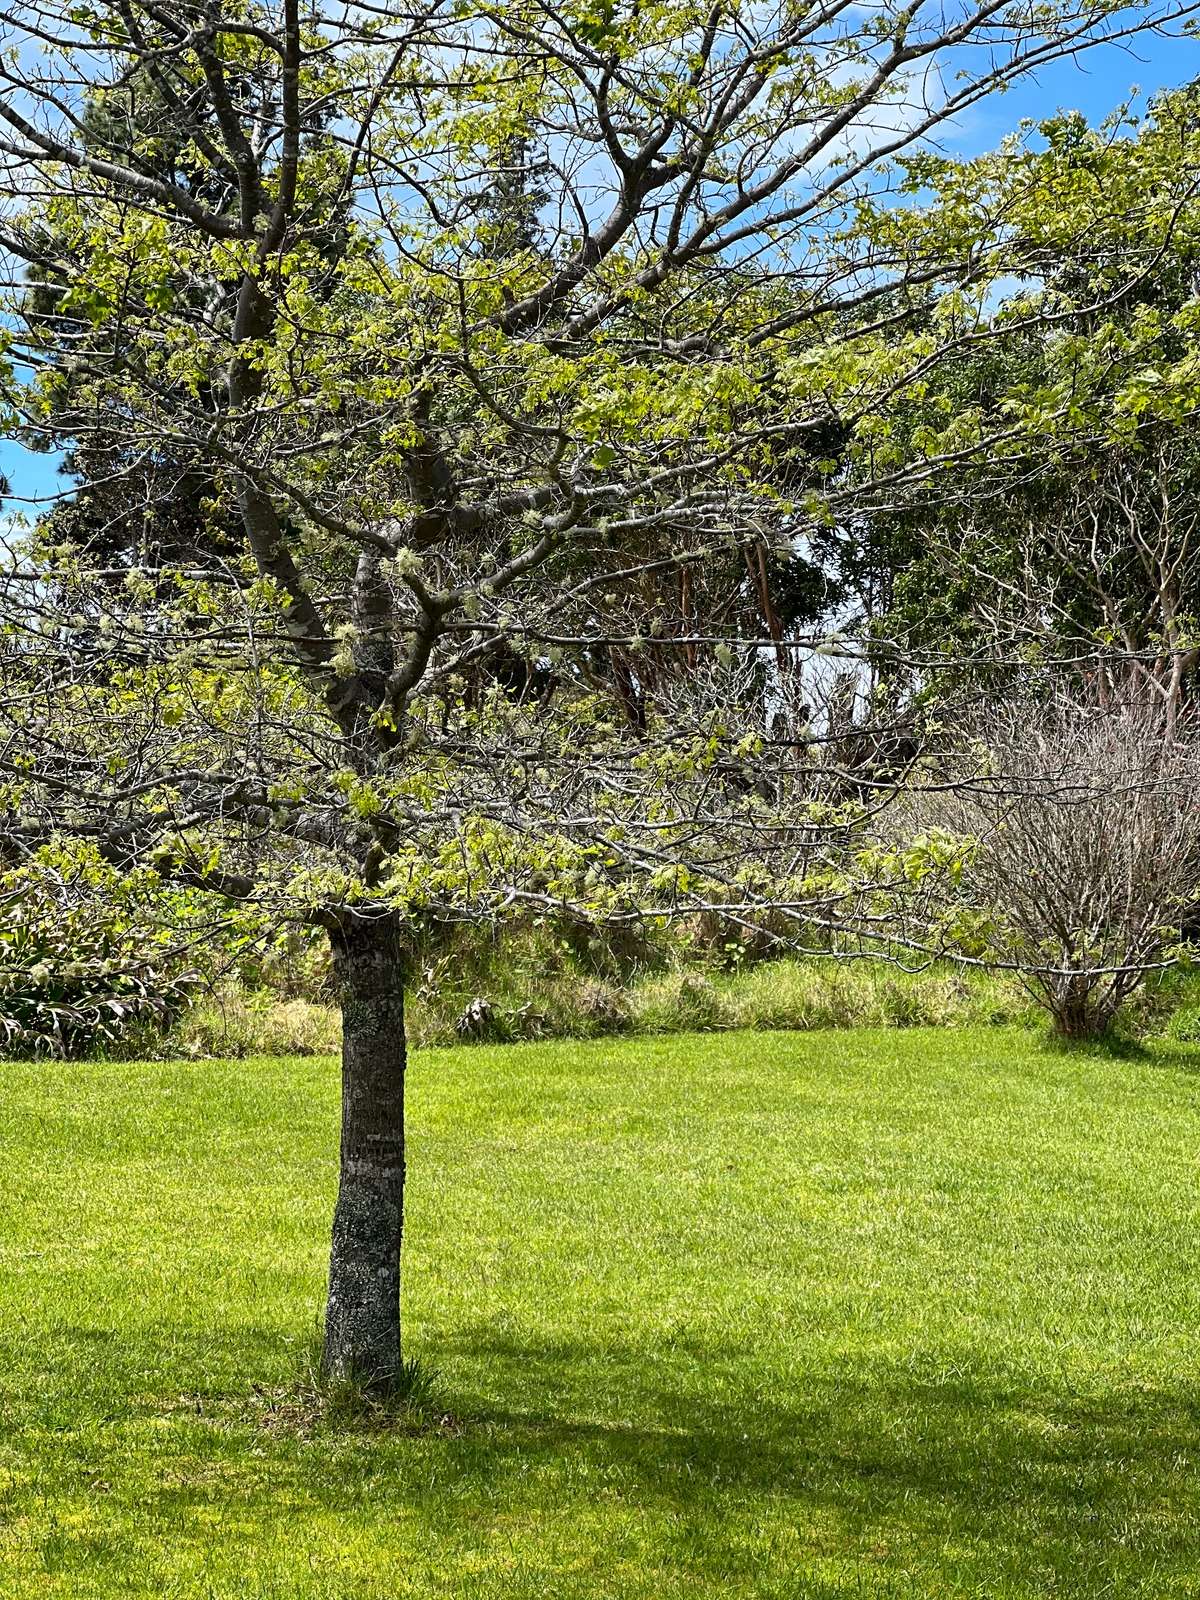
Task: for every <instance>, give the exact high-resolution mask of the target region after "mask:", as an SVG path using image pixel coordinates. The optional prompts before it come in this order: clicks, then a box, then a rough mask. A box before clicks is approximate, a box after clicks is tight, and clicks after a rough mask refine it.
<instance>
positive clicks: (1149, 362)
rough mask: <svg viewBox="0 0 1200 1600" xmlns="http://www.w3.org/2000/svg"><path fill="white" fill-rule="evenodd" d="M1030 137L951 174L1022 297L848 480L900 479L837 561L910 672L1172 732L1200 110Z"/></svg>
mask: <svg viewBox="0 0 1200 1600" xmlns="http://www.w3.org/2000/svg"><path fill="white" fill-rule="evenodd" d="M1031 132H1032V133H1033V134H1034V135H1035V137H1033V138H1031V139H1030V140H1029V141H1028V142H1027V143H1026V144H1025V145H1023V146H1020V147H1017V146H1011V147H1010V148H1009V149H1008V150H1007V151H1006V152H1005V153H1004V155H1003V156H1002V158H999V159H998V158H993V157H988V158H984V159H983V160H981V161H978V162H974V163H968V164H965V165H964V164H953V163H950V164H947V165H945V166H944V168H943V169H942V170H943V176H942V177H941V178H940V179H939V180H938V181H939V182H942V183H945V182H949V183H951V184H953V185H954V186H956V187H957V188H958V190H959V192H960V194H962V195H963V198H964V203H966V200H967V199H968V198H969V197H970V198H973V199H974V201H975V203H978V204H981V205H984V206H986V207H987V208H988V209H989V210H991V211H992V212H993V213H995V214H998V215H1000V214H1002V215H1003V216H1004V217H1005V219H1006V226H1007V227H1009V228H1010V229H1011V230H1012V231H1013V233H1014V234H1015V235H1017V236H1019V237H1020V238H1021V239H1022V240H1023V242H1024V248H1023V250H1022V251H1021V252H1019V253H1018V255H1017V256H1016V257H1014V263H1013V266H1014V280H1015V282H1014V281H1010V283H1009V284H1008V285H1007V286H1006V290H1005V294H1004V297H1003V299H1002V300H1000V301H999V303H998V304H997V305H996V306H995V307H994V308H993V309H992V311H991V313H990V315H989V318H988V321H987V325H986V328H982V329H980V330H979V332H980V333H981V334H983V335H984V336H983V337H975V338H971V339H968V340H966V341H965V342H964V343H963V345H962V346H961V347H960V348H959V349H958V350H956V351H955V352H954V354H953V356H952V358H951V359H949V360H947V361H946V362H944V363H943V364H942V366H941V367H940V369H939V371H938V372H937V374H936V375H935V376H934V378H933V381H932V382H931V383H930V385H929V386H928V388H927V389H926V390H925V391H924V392H923V393H922V394H920V395H918V394H917V393H916V392H915V391H911V392H910V395H909V396H908V397H906V398H905V401H904V402H903V403H902V404H901V405H899V406H897V407H896V408H895V409H894V410H893V411H892V413H891V414H890V415H889V416H888V418H887V419H886V427H884V428H881V429H879V430H877V433H876V437H875V438H874V440H872V441H870V442H869V443H868V445H867V447H866V449H865V452H864V454H863V455H862V457H861V458H860V460H859V461H857V462H856V463H855V464H854V468H853V470H852V472H851V474H850V478H851V480H852V482H857V483H863V482H865V481H867V480H871V479H874V480H875V481H876V482H878V481H879V480H880V478H881V477H882V476H884V475H888V474H890V479H891V481H890V482H889V483H888V484H887V485H886V487H881V490H878V491H868V495H867V496H866V497H865V498H866V499H867V500H869V501H871V502H873V503H872V505H871V507H870V509H869V510H868V509H867V506H866V505H865V504H863V503H861V502H860V505H859V513H860V514H859V520H858V522H857V524H856V525H854V526H853V527H851V528H846V529H841V530H839V534H840V537H839V538H838V540H837V548H836V555H837V556H838V557H840V562H841V566H842V569H843V571H844V572H845V574H846V575H847V578H848V579H849V581H850V583H851V584H857V586H858V588H859V590H860V592H862V593H863V595H864V599H863V601H862V610H863V613H864V617H865V619H866V621H867V622H868V625H870V626H871V627H873V628H874V630H875V632H876V635H877V637H878V638H879V639H880V641H881V642H882V641H896V640H902V641H903V642H904V645H905V647H906V651H907V655H906V653H905V651H901V652H900V656H901V657H905V659H909V660H911V659H912V657H913V656H914V655H916V656H920V657H923V658H924V659H925V661H926V662H927V663H929V664H931V665H932V662H933V660H934V658H935V657H936V656H938V655H939V654H940V655H941V656H942V659H943V663H944V675H945V676H946V677H948V678H953V677H955V676H956V675H957V676H958V677H959V678H960V679H961V676H962V671H963V668H964V666H965V667H966V668H967V670H968V671H969V673H970V674H971V676H972V677H973V678H974V679H975V681H976V682H978V681H979V679H980V675H981V668H982V667H983V666H984V665H985V663H986V664H988V666H989V671H990V677H991V682H992V683H993V685H995V686H1003V685H1006V684H1007V685H1010V686H1011V685H1014V684H1016V683H1017V681H1018V680H1019V679H1020V678H1021V677H1022V676H1028V674H1029V672H1030V671H1031V669H1032V668H1033V666H1034V664H1035V662H1036V663H1037V664H1038V669H1039V671H1040V672H1041V674H1042V676H1043V679H1044V680H1045V682H1046V684H1047V686H1048V688H1049V690H1050V692H1055V687H1056V686H1055V683H1054V682H1053V681H1052V680H1054V679H1055V678H1056V677H1057V680H1058V681H1057V688H1058V689H1064V690H1065V691H1066V692H1068V693H1069V694H1071V695H1072V696H1073V697H1075V698H1077V699H1080V700H1084V699H1090V700H1091V701H1092V702H1093V703H1095V704H1097V705H1103V704H1111V705H1113V706H1116V705H1119V704H1120V703H1121V702H1123V701H1124V700H1127V699H1128V697H1129V696H1130V695H1131V694H1133V693H1135V692H1136V693H1137V694H1140V695H1143V696H1145V697H1146V698H1147V699H1148V700H1149V701H1151V702H1154V703H1156V704H1158V705H1160V707H1161V708H1162V709H1163V710H1164V712H1165V720H1164V722H1163V729H1164V732H1165V734H1166V735H1167V736H1168V737H1170V735H1171V730H1172V728H1173V726H1174V724H1175V722H1176V720H1177V719H1178V717H1179V716H1180V714H1181V713H1182V711H1183V709H1184V707H1185V705H1186V703H1187V701H1188V698H1189V695H1190V690H1189V683H1190V678H1191V675H1192V673H1193V672H1194V669H1195V666H1196V663H1197V659H1198V658H1197V655H1196V651H1195V642H1196V630H1195V623H1196V618H1197V615H1198V614H1200V566H1198V564H1197V552H1196V548H1195V534H1196V519H1197V514H1198V511H1200V502H1198V500H1197V487H1198V484H1200V479H1198V477H1197V466H1198V465H1200V463H1198V459H1197V456H1196V451H1195V447H1194V441H1193V434H1194V417H1195V412H1196V407H1197V403H1198V402H1200V389H1198V388H1197V382H1196V363H1195V355H1194V346H1195V335H1194V329H1195V320H1196V287H1197V282H1198V281H1200V280H1198V276H1197V274H1198V272H1200V231H1198V228H1197V218H1198V215H1200V213H1198V212H1197V208H1196V204H1195V200H1196V193H1197V182H1198V177H1200V97H1198V93H1197V90H1196V88H1195V87H1194V86H1193V87H1189V88H1185V89H1182V90H1178V91H1175V92H1172V93H1169V94H1165V95H1163V96H1160V97H1159V98H1158V99H1157V100H1156V101H1155V102H1154V103H1153V104H1152V107H1151V114H1150V116H1149V117H1148V118H1147V119H1146V120H1144V121H1139V119H1137V118H1133V117H1130V116H1128V115H1127V114H1125V113H1118V114H1114V116H1113V117H1112V118H1111V119H1109V121H1108V122H1107V123H1106V124H1105V125H1104V126H1103V127H1101V128H1098V129H1092V128H1089V127H1088V126H1087V124H1086V123H1085V122H1084V120H1083V119H1082V118H1081V117H1079V116H1077V115H1066V116H1064V115H1060V116H1057V117H1054V118H1051V119H1048V120H1047V121H1045V122H1043V123H1041V124H1040V125H1039V126H1038V127H1037V128H1036V130H1031ZM920 170H921V171H922V173H923V174H924V175H926V176H927V169H925V168H924V167H922V168H920ZM942 310H943V307H942V306H939V307H937V308H935V310H934V312H933V313H932V314H934V315H938V314H941V312H942ZM979 438H986V439H987V440H988V449H987V451H986V452H985V453H980V452H979V451H978V449H977V448H976V447H975V445H974V443H973V440H975V439H979ZM881 469H882V472H881ZM950 640H952V641H953V648H951V649H947V642H948V641H950ZM884 653H885V654H886V648H885V652H884ZM897 659H899V658H897ZM1067 680H1070V687H1069V689H1068V688H1066V685H1067Z"/></svg>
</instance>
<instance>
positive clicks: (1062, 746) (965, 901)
mask: <svg viewBox="0 0 1200 1600" xmlns="http://www.w3.org/2000/svg"><path fill="white" fill-rule="evenodd" d="M1170 720H1171V719H1170V712H1169V710H1168V709H1167V708H1165V707H1164V706H1163V705H1162V704H1161V703H1160V702H1158V701H1157V700H1154V701H1151V702H1149V703H1148V702H1147V701H1146V700H1145V699H1144V698H1142V699H1135V700H1133V701H1127V702H1125V703H1123V704H1118V705H1113V706H1109V707H1107V708H1104V709H1100V708H1097V707H1095V706H1094V705H1093V706H1089V705H1086V704H1079V703H1077V702H1072V701H1070V700H1068V699H1066V698H1065V697H1064V696H1063V695H1059V696H1058V697H1056V698H1054V699H1052V700H1049V701H1048V700H1047V699H1046V698H1045V697H1044V696H1033V697H1027V698H1026V699H1024V700H1023V701H1016V702H1013V703H1010V704H1007V705H1004V706H1001V707H999V708H993V710H992V712H991V714H990V715H989V717H988V718H987V720H986V722H985V723H984V724H983V725H981V727H980V728H979V730H978V738H977V740H976V741H975V744H974V749H973V750H971V749H968V750H965V751H964V752H963V767H962V774H961V775H962V779H963V781H961V782H959V783H956V784H948V783H945V782H943V783H942V784H940V785H938V786H937V787H936V788H932V789H930V790H929V791H927V792H924V793H923V792H922V791H921V789H920V788H919V787H918V788H914V789H913V791H912V793H911V794H910V796H909V797H908V798H907V800H906V802H905V810H906V811H907V813H908V817H909V822H910V826H911V825H915V826H916V827H917V828H918V829H920V830H924V831H925V832H926V833H927V834H928V836H930V837H934V838H938V839H940V841H941V844H942V854H943V857H944V859H945V861H946V862H947V863H949V864H950V865H951V867H952V870H951V871H950V872H949V873H946V872H941V873H937V874H931V876H930V878H929V880H928V884H927V888H929V889H930V890H932V891H933V894H932V898H933V901H934V903H935V906H936V909H937V910H938V911H939V912H940V914H941V916H942V918H943V927H944V931H945V935H946V937H947V942H948V943H949V944H950V945H951V946H953V945H954V943H956V942H957V943H958V944H959V945H960V947H961V948H965V949H966V950H967V952H968V953H969V954H970V955H971V956H972V957H974V958H976V959H981V960H984V961H990V962H991V963H993V964H994V965H996V966H999V967H1002V968H1007V969H1009V970H1016V971H1018V972H1019V973H1020V974H1021V976H1022V978H1023V980H1024V981H1025V983H1026V984H1027V985H1028V987H1029V989H1030V991H1031V992H1032V993H1033V995H1034V996H1035V998H1036V999H1037V1000H1038V1002H1039V1003H1040V1004H1041V1005H1042V1006H1043V1007H1044V1008H1045V1010H1046V1011H1047V1012H1048V1013H1049V1015H1050V1017H1051V1018H1052V1020H1053V1024H1054V1028H1055V1031H1056V1032H1057V1033H1058V1034H1059V1035H1060V1036H1061V1037H1062V1038H1063V1039H1066V1040H1071V1041H1080V1040H1090V1039H1095V1038H1099V1037H1102V1036H1103V1035H1104V1034H1106V1033H1108V1032H1109V1030H1110V1029H1111V1027H1112V1025H1113V1023H1114V1021H1115V1019H1116V1016H1117V1013H1118V1011H1119V1010H1120V1008H1121V1006H1122V1004H1123V1003H1124V1002H1125V1001H1126V1000H1127V999H1128V998H1129V996H1130V995H1131V994H1132V993H1133V992H1134V990H1135V989H1137V987H1138V986H1139V984H1141V983H1143V982H1144V981H1145V979H1146V977H1147V976H1148V975H1149V974H1151V973H1153V972H1156V971H1161V970H1162V969H1163V968H1164V967H1166V966H1169V965H1170V964H1171V962H1172V960H1173V959H1174V955H1173V948H1174V947H1175V946H1176V945H1177V944H1178V941H1179V939H1180V935H1181V932H1182V928H1183V926H1184V924H1185V923H1186V922H1187V920H1188V919H1189V917H1190V916H1194V912H1195V907H1196V904H1197V900H1198V898H1200V826H1198V825H1197V824H1198V822H1200V817H1198V815H1197V811H1198V807H1197V801H1196V793H1197V777H1198V776H1200V768H1198V763H1197V753H1196V746H1195V742H1194V739H1193V737H1192V735H1191V730H1190V728H1180V727H1179V726H1178V724H1175V725H1174V726H1172V727H1171V728H1170V729H1169V730H1168V727H1167V724H1168V722H1169V721H1170ZM942 776H943V778H945V777H946V776H947V774H946V773H945V772H944V771H943V774H942Z"/></svg>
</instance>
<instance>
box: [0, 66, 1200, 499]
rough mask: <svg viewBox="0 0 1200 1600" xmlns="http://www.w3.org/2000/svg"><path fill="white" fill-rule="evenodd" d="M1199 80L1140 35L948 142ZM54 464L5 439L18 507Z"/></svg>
mask: <svg viewBox="0 0 1200 1600" xmlns="http://www.w3.org/2000/svg"><path fill="white" fill-rule="evenodd" d="M1197 76H1200V40H1196V39H1161V38H1157V37H1154V36H1152V35H1147V36H1141V37H1138V38H1136V39H1134V40H1133V41H1132V42H1130V43H1129V44H1127V45H1125V46H1123V47H1120V48H1117V47H1113V46H1105V47H1103V48H1097V49H1095V50H1089V51H1085V52H1084V53H1083V54H1082V55H1080V56H1079V57H1077V58H1075V59H1070V58H1068V59H1064V60H1062V61H1056V62H1054V63H1053V64H1051V65H1050V66H1048V67H1046V68H1045V69H1043V71H1042V72H1041V73H1039V74H1038V75H1037V76H1036V77H1030V78H1026V79H1023V80H1022V81H1021V82H1019V83H1018V84H1016V85H1015V86H1014V87H1013V88H1011V89H1010V90H1009V91H1008V92H1007V93H1006V94H1003V95H994V96H992V97H991V98H990V99H989V100H985V101H983V102H981V104H980V105H979V106H977V107H976V108H975V109H974V110H973V111H971V112H970V113H969V114H968V116H967V118H966V119H964V121H963V122H962V123H961V124H960V125H959V126H958V127H957V128H956V129H955V131H954V135H953V139H952V140H951V139H950V138H947V140H946V143H947V144H951V143H952V144H953V147H954V148H955V149H956V150H958V151H960V152H961V153H963V154H975V153H977V152H980V151H983V150H988V149H992V148H994V146H995V145H997V144H998V143H999V142H1000V140H1001V139H1002V138H1003V137H1004V135H1005V134H1006V133H1009V132H1011V130H1012V129H1013V128H1015V127H1016V125H1017V124H1018V123H1019V122H1020V121H1021V120H1022V118H1025V117H1033V118H1040V117H1047V116H1052V115H1053V114H1054V113H1055V112H1056V111H1058V110H1060V109H1073V110H1080V111H1083V112H1085V113H1086V114H1087V116H1088V118H1089V119H1090V120H1092V121H1095V122H1098V121H1100V120H1102V119H1103V118H1104V117H1105V116H1107V114H1108V113H1109V112H1110V111H1111V110H1112V109H1113V108H1114V106H1116V105H1119V104H1120V103H1121V102H1122V101H1124V100H1125V99H1126V98H1127V96H1128V95H1129V94H1130V92H1131V90H1133V89H1135V88H1136V89H1137V90H1138V91H1139V96H1138V98H1139V104H1138V107H1137V109H1138V110H1144V109H1145V103H1146V101H1147V99H1148V98H1149V97H1150V96H1151V95H1153V94H1154V93H1156V92H1157V91H1158V90H1160V89H1166V88H1173V87H1175V86H1177V85H1179V84H1182V83H1186V82H1188V81H1189V80H1190V79H1192V78H1194V77H1197ZM55 463H56V458H55V457H53V456H46V455H37V454H34V453H32V452H30V451H28V450H24V449H22V448H21V446H20V445H18V444H16V443H14V442H13V441H12V440H8V439H0V472H3V473H4V475H5V476H6V477H7V478H8V480H9V482H10V484H11V486H12V493H13V498H12V500H11V501H10V502H9V506H10V508H11V509H14V510H15V509H18V508H19V507H20V506H21V505H22V503H23V502H25V501H31V500H36V499H37V498H38V497H39V496H42V495H46V494H53V493H55V492H61V491H62V489H63V488H64V487H65V484H64V481H63V480H62V479H61V478H60V477H58V475H57V472H56V464H55ZM27 509H35V508H27Z"/></svg>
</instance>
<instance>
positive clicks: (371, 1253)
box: [322, 917, 405, 1392]
mask: <svg viewBox="0 0 1200 1600" xmlns="http://www.w3.org/2000/svg"><path fill="white" fill-rule="evenodd" d="M330 940H331V943H332V945H333V960H334V970H335V972H336V974H337V981H338V987H339V989H340V992H341V1002H342V1141H341V1169H340V1175H339V1181H338V1197H337V1206H336V1209H335V1211H334V1216H333V1245H332V1249H331V1251H330V1259H329V1300H328V1305H327V1308H326V1313H325V1348H324V1354H323V1358H322V1367H323V1370H324V1373H325V1376H326V1377H327V1378H333V1379H335V1380H338V1381H346V1382H351V1383H354V1384H356V1385H359V1386H361V1387H363V1388H365V1389H369V1390H372V1391H375V1392H380V1391H387V1390H389V1389H391V1388H393V1387H394V1386H395V1384H396V1381H397V1379H398V1377H399V1374H400V1370H401V1356H400V1241H401V1235H402V1233H403V1227H404V1067H405V1038H404V966H403V958H402V951H401V942H400V932H399V926H398V924H397V922H396V920H395V919H394V918H390V917H375V918H367V917H364V918H362V919H354V918H347V919H346V922H345V924H344V926H343V927H341V928H339V929H337V930H335V931H333V932H331V934H330Z"/></svg>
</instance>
